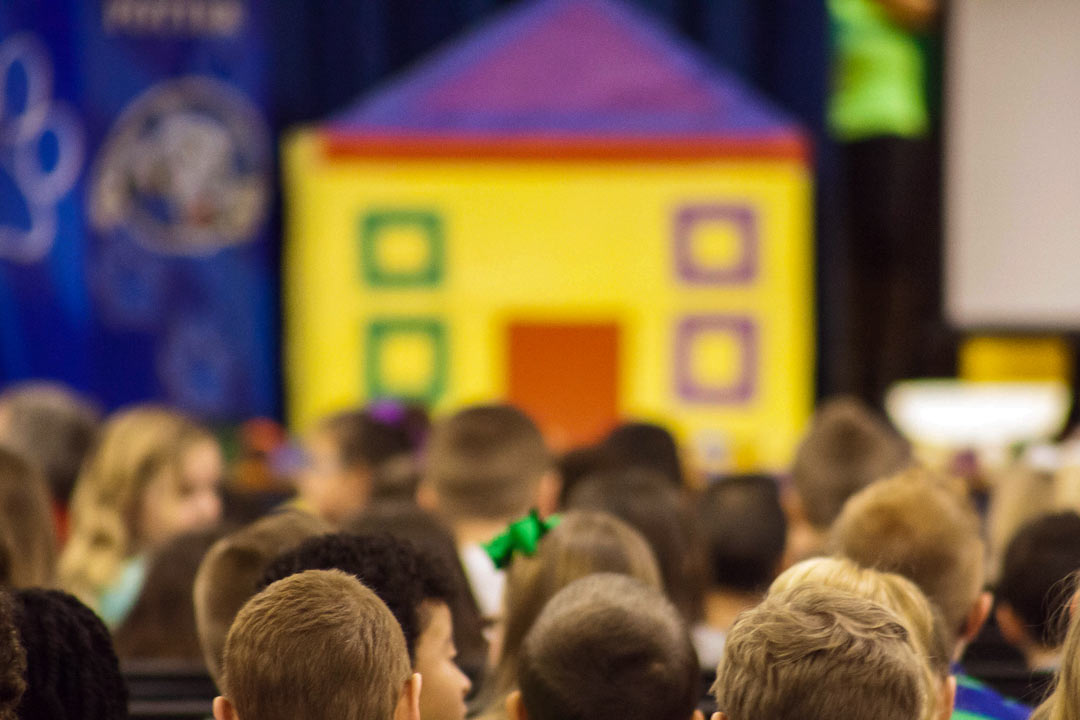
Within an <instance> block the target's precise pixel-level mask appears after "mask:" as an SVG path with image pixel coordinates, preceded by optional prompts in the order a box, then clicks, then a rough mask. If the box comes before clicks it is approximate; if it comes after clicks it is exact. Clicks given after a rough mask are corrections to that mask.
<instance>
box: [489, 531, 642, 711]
mask: <svg viewBox="0 0 1080 720" xmlns="http://www.w3.org/2000/svg"><path fill="white" fill-rule="evenodd" d="M538 522H539V521H538ZM537 535H540V539H539V542H537V543H536V547H535V548H531V547H527V546H525V547H515V548H514V549H513V554H512V557H511V558H510V564H509V573H508V580H507V584H506V597H505V598H504V603H503V604H504V609H503V613H502V617H501V619H500V621H499V624H498V628H497V632H496V633H495V635H496V637H495V638H494V640H493V642H492V668H491V671H490V673H489V677H488V679H487V682H486V683H485V687H484V688H483V690H482V692H481V695H480V698H479V701H478V702H477V706H478V707H479V708H480V709H481V710H482V717H484V718H485V720H504V719H505V718H506V698H507V697H508V696H509V694H510V693H511V692H512V691H513V690H514V689H515V687H516V682H517V672H518V658H519V653H520V650H521V644H522V642H524V640H525V636H526V634H528V632H529V629H530V628H531V627H532V626H533V623H535V622H536V618H537V617H538V616H539V615H540V613H541V611H542V610H543V609H544V605H545V604H546V603H547V602H548V601H549V600H550V599H551V598H552V597H554V596H555V594H556V593H557V592H558V591H559V590H561V589H562V588H564V587H566V586H567V585H568V584H570V583H571V582H573V581H574V580H577V579H578V578H582V577H585V576H586V575H591V574H593V573H599V572H606V573H620V574H623V575H628V576H630V577H633V578H635V579H637V580H639V581H641V582H643V583H645V584H646V585H649V586H651V587H654V588H656V589H658V590H662V589H663V584H662V580H661V575H660V569H659V567H658V566H657V564H656V559H655V557H654V556H653V553H652V550H650V548H649V545H648V543H647V542H646V541H645V539H644V538H643V537H642V536H641V535H640V534H639V533H638V532H637V531H635V530H634V529H633V528H631V527H630V526H629V525H627V524H626V523H624V522H622V521H621V520H619V519H617V518H615V517H613V516H611V515H607V514H605V513H596V512H583V511H571V512H568V513H566V514H565V515H564V516H563V517H562V519H561V521H560V522H559V524H558V525H557V526H556V527H555V528H554V529H552V530H551V531H550V532H544V531H540V532H538V533H537Z"/></svg>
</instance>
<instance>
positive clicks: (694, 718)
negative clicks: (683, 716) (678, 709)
mask: <svg viewBox="0 0 1080 720" xmlns="http://www.w3.org/2000/svg"><path fill="white" fill-rule="evenodd" d="M690 720H705V713H703V712H701V711H700V710H694V714H693V715H691V716H690Z"/></svg>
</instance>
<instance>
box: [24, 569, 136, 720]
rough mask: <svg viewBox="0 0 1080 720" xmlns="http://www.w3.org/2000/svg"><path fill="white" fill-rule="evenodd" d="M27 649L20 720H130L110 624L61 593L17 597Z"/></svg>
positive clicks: (36, 592) (33, 592)
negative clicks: (106, 625) (109, 627)
mask: <svg viewBox="0 0 1080 720" xmlns="http://www.w3.org/2000/svg"><path fill="white" fill-rule="evenodd" d="M15 603H16V622H17V624H18V626H19V638H20V641H21V642H22V645H23V648H25V650H26V692H24V693H23V697H22V702H21V703H20V705H19V710H18V716H19V718H20V720H127V717H128V709H127V699H128V697H127V686H126V685H125V684H124V678H123V676H122V675H121V674H120V663H119V662H118V661H117V659H116V653H115V652H114V651H113V646H112V639H111V638H110V637H109V631H108V630H107V629H106V628H105V625H104V623H102V622H101V620H100V619H99V618H98V616H97V615H95V614H94V613H93V611H91V610H90V609H89V608H88V607H86V606H85V605H83V604H82V603H81V602H79V601H78V600H76V599H75V598H74V597H72V596H71V595H68V594H67V593H62V592H59V591H57V590H36V589H35V590H19V591H17V592H16V593H15Z"/></svg>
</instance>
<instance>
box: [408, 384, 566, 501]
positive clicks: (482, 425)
mask: <svg viewBox="0 0 1080 720" xmlns="http://www.w3.org/2000/svg"><path fill="white" fill-rule="evenodd" d="M553 466H554V461H553V459H552V457H551V455H550V453H549V452H548V449H547V446H546V445H545V444H544V438H543V436H542V435H541V434H540V430H539V429H537V427H536V425H535V424H534V423H533V421H532V420H530V419H529V417H528V416H527V415H525V413H523V412H521V411H520V410H518V409H517V408H513V407H510V406H509V405H476V406H473V407H469V408H465V409H464V410H462V411H460V412H458V413H456V414H454V415H452V416H451V417H449V418H446V419H445V420H443V421H442V422H439V423H436V424H435V427H434V429H433V431H432V434H431V439H430V441H429V442H428V445H427V448H426V449H425V457H424V473H423V482H424V483H425V484H427V485H429V486H430V487H431V488H433V489H434V490H435V491H436V492H437V493H438V496H439V503H440V510H442V511H443V512H445V513H447V514H449V515H451V516H457V517H462V516H463V517H483V518H491V519H503V518H505V517H509V516H515V515H518V514H520V513H524V512H527V511H528V510H529V504H530V503H531V502H532V501H533V497H534V495H535V494H536V487H537V483H538V482H539V480H540V478H541V477H542V476H543V475H544V473H545V472H547V471H549V470H550V469H551V468H552V467H553Z"/></svg>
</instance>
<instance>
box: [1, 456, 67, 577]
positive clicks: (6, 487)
mask: <svg viewBox="0 0 1080 720" xmlns="http://www.w3.org/2000/svg"><path fill="white" fill-rule="evenodd" d="M55 570H56V534H55V529H54V527H53V520H52V513H51V512H50V510H49V492H48V489H47V488H46V487H45V481H44V480H43V479H42V477H41V475H40V474H39V473H38V471H37V470H36V469H35V468H34V467H33V466H31V465H30V464H29V463H28V462H26V461H25V460H23V459H22V458H21V457H19V456H18V455H15V454H14V453H12V452H10V451H8V450H5V449H3V448H0V585H5V586H10V587H48V586H50V585H52V583H53V579H54V578H53V575H54V572H55Z"/></svg>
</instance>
